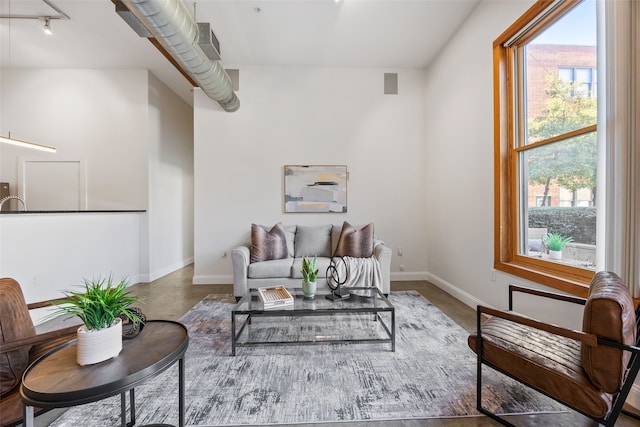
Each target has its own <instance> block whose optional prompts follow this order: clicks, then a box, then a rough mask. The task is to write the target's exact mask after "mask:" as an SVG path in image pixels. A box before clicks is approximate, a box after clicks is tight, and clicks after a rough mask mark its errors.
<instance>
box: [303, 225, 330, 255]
mask: <svg viewBox="0 0 640 427" xmlns="http://www.w3.org/2000/svg"><path fill="white" fill-rule="evenodd" d="M331 227H332V226H331V224H329V225H320V226H314V227H308V226H304V225H299V226H298V227H297V229H296V239H295V256H296V258H300V257H303V256H307V257H310V256H319V257H328V256H331Z"/></svg>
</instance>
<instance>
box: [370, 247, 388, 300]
mask: <svg viewBox="0 0 640 427" xmlns="http://www.w3.org/2000/svg"><path fill="white" fill-rule="evenodd" d="M374 245H375V246H374V247H373V256H375V257H376V258H377V260H378V263H380V279H381V280H382V288H381V289H380V290H381V291H382V293H383V294H385V295H389V293H390V292H391V248H390V247H389V246H387V245H385V244H384V242H382V241H380V240H376V241H375V242H374Z"/></svg>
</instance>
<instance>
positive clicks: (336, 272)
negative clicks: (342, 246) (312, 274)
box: [327, 256, 351, 301]
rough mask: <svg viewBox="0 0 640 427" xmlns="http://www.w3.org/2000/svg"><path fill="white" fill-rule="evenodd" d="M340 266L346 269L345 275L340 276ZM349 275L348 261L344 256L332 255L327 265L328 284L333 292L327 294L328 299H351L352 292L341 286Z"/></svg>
mask: <svg viewBox="0 0 640 427" xmlns="http://www.w3.org/2000/svg"><path fill="white" fill-rule="evenodd" d="M340 267H342V271H344V277H340ZM348 275H349V274H348V270H347V263H346V261H345V260H344V257H341V256H333V257H331V261H330V262H329V267H327V285H328V286H329V288H330V289H331V293H330V294H329V295H327V299H329V300H331V301H339V300H343V299H349V297H350V296H351V294H350V293H349V292H348V291H347V290H345V288H341V286H342V285H344V284H345V283H346V282H347V277H348Z"/></svg>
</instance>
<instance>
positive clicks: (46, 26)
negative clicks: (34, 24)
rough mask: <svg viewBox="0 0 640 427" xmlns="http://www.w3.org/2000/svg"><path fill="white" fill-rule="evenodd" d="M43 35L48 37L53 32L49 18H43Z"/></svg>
mask: <svg viewBox="0 0 640 427" xmlns="http://www.w3.org/2000/svg"><path fill="white" fill-rule="evenodd" d="M43 30H44V33H45V34H46V35H48V36H50V35H51V34H53V31H51V19H50V18H44V28H43Z"/></svg>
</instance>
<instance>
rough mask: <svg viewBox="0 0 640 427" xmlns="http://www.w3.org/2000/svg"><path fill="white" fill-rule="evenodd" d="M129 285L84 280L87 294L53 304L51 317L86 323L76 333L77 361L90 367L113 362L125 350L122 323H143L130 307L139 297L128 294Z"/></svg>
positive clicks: (74, 294) (75, 294)
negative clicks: (73, 318)
mask: <svg viewBox="0 0 640 427" xmlns="http://www.w3.org/2000/svg"><path fill="white" fill-rule="evenodd" d="M127 285H128V283H127V281H126V280H121V281H120V282H119V283H118V284H117V285H114V283H113V279H112V277H111V276H109V277H108V278H106V279H101V278H98V279H93V280H87V279H84V288H85V289H84V292H73V291H65V292H64V293H65V298H63V299H61V300H59V301H56V302H55V303H54V307H55V309H54V311H53V313H52V314H51V317H59V316H67V317H68V318H70V317H74V316H77V317H79V318H80V320H82V322H83V323H84V324H83V325H82V326H80V327H79V328H78V332H77V337H78V340H77V361H78V364H80V365H91V364H94V363H99V362H102V361H104V360H108V359H111V358H112V357H116V356H117V355H118V354H120V351H121V350H122V320H121V318H120V316H121V315H124V316H126V317H127V318H128V319H129V320H130V321H131V322H132V323H141V322H143V320H142V319H141V318H140V317H139V316H138V314H137V312H136V311H135V310H132V307H131V305H132V304H134V303H135V302H136V301H137V300H138V297H136V296H132V295H130V294H129V293H128V292H125V288H126V287H127Z"/></svg>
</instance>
